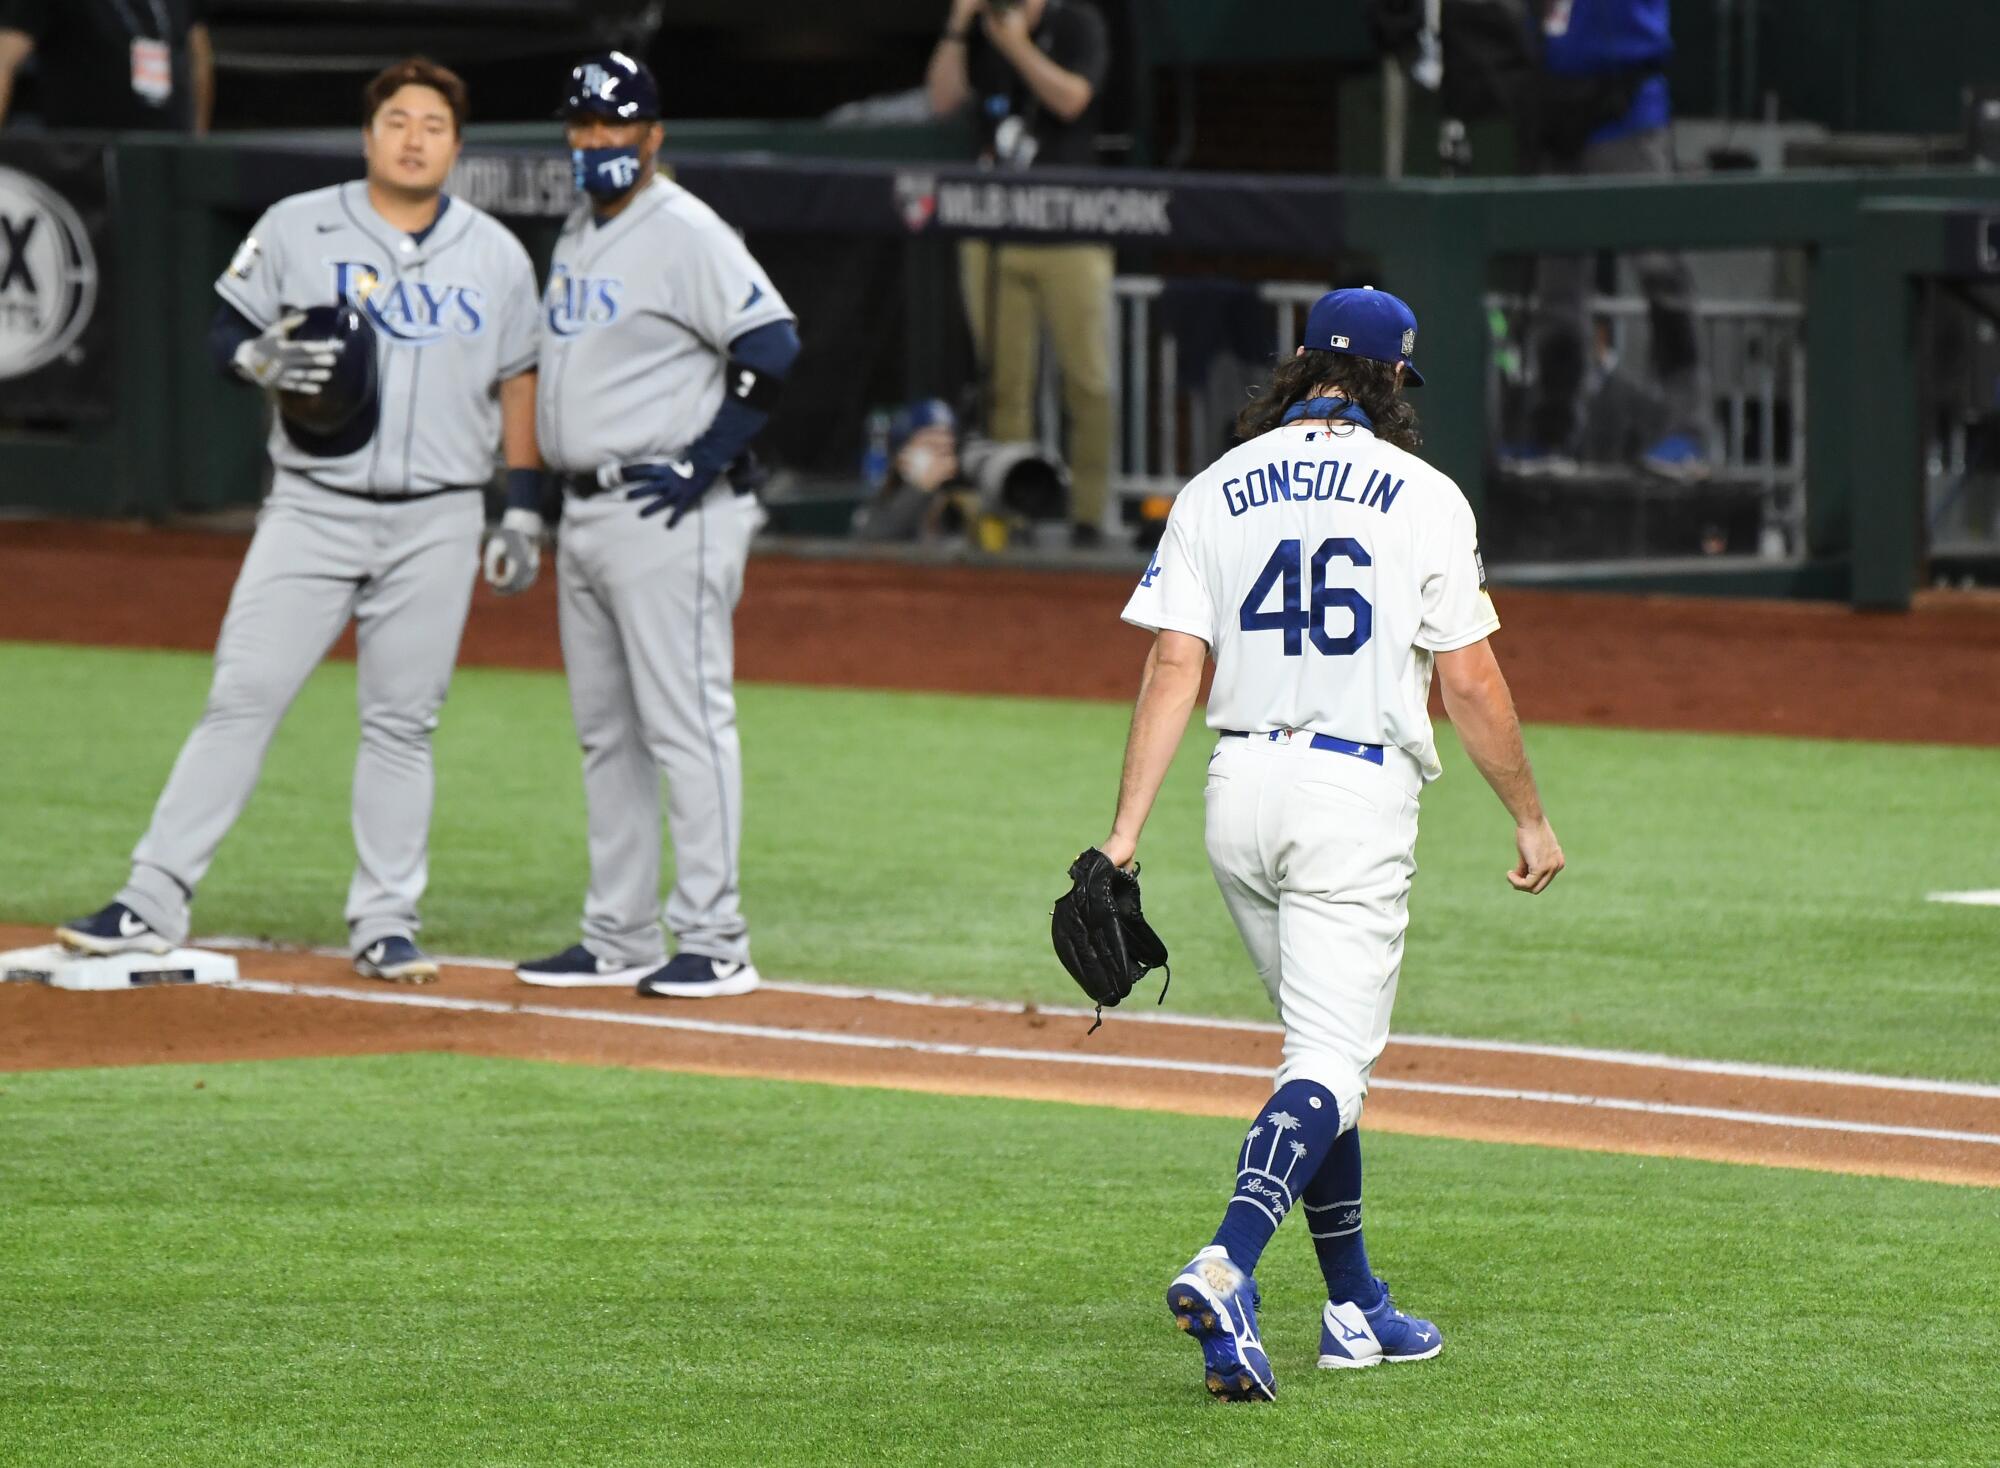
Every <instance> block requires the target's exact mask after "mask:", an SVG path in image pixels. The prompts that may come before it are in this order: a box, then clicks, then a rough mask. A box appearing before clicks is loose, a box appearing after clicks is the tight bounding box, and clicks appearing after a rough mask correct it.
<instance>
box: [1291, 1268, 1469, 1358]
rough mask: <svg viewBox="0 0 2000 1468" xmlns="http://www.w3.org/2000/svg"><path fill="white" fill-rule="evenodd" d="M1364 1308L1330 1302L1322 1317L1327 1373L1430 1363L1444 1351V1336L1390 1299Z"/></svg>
mask: <svg viewBox="0 0 2000 1468" xmlns="http://www.w3.org/2000/svg"><path fill="white" fill-rule="evenodd" d="M1375 1283H1376V1284H1378V1285H1381V1286H1382V1298H1381V1299H1380V1300H1378V1301H1376V1302H1375V1304H1373V1305H1371V1306H1368V1307H1367V1308H1365V1309H1364V1308H1363V1307H1362V1306H1360V1305H1357V1304H1355V1303H1354V1302H1353V1301H1352V1300H1341V1301H1334V1300H1328V1301H1327V1302H1326V1308H1325V1309H1324V1310H1322V1311H1321V1312H1320V1317H1319V1364H1320V1366H1321V1367H1322V1368H1324V1369H1326V1370H1336V1369H1341V1368H1346V1369H1350V1370H1351V1369H1353V1368H1356V1367H1361V1366H1373V1365H1375V1363H1376V1362H1378V1361H1428V1360H1430V1358H1431V1357H1433V1356H1435V1355H1436V1354H1437V1353H1438V1352H1439V1351H1442V1350H1443V1349H1444V1336H1443V1335H1441V1334H1440V1333H1439V1332H1438V1328H1437V1327H1436V1326H1435V1325H1433V1324H1431V1322H1430V1321H1428V1320H1418V1319H1417V1318H1416V1317H1414V1316H1411V1315H1405V1314H1404V1313H1403V1312H1402V1311H1401V1310H1398V1309H1397V1308H1396V1302H1395V1301H1394V1300H1392V1299H1390V1298H1389V1286H1388V1285H1387V1284H1385V1283H1384V1282H1383V1281H1381V1280H1379V1279H1378V1280H1376V1281H1375Z"/></svg>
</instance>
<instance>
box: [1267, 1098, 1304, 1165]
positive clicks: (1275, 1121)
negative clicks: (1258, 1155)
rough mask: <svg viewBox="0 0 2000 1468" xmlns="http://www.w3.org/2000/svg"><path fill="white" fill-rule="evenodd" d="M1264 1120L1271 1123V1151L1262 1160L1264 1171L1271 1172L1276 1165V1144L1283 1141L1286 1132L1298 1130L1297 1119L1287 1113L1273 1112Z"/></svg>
mask: <svg viewBox="0 0 2000 1468" xmlns="http://www.w3.org/2000/svg"><path fill="white" fill-rule="evenodd" d="M1264 1120H1266V1121H1268V1122H1269V1123H1271V1151H1270V1153H1269V1155H1267V1156H1266V1157H1265V1158H1264V1171H1266V1172H1271V1169H1272V1168H1274V1167H1276V1166H1277V1163H1278V1143H1280V1142H1282V1141H1284V1139H1285V1133H1286V1132H1295V1131H1297V1130H1298V1129H1299V1119H1298V1118H1297V1117H1296V1116H1293V1115H1292V1114H1291V1112H1289V1111H1274V1112H1272V1113H1271V1114H1270V1115H1269V1116H1267V1117H1265V1118H1264ZM1275 1175H1276V1174H1273V1176H1275Z"/></svg>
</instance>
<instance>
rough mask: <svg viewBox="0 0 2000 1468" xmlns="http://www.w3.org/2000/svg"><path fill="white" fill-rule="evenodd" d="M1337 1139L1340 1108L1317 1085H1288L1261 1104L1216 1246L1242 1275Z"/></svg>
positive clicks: (1252, 1265)
mask: <svg viewBox="0 0 2000 1468" xmlns="http://www.w3.org/2000/svg"><path fill="white" fill-rule="evenodd" d="M1339 1133H1340V1104H1339V1103H1338V1102H1337V1101H1335V1100H1334V1099H1333V1092H1331V1091H1329V1090H1327V1088H1326V1087H1325V1086H1322V1085H1320V1084H1319V1083H1318V1082H1317V1081H1287V1082H1285V1084H1284V1085H1282V1086H1280V1087H1278V1089H1277V1090H1276V1091H1275V1092H1274V1093H1273V1094H1272V1096H1271V1099H1270V1100H1269V1101H1266V1102H1265V1103H1264V1109H1263V1110H1262V1111H1261V1112H1259V1113H1258V1116H1257V1120H1256V1122H1255V1123H1253V1124H1252V1126H1251V1128H1250V1130H1249V1132H1248V1133H1247V1134H1246V1135H1245V1136H1244V1138H1243V1151H1242V1152H1241V1153H1240V1154H1239V1155H1238V1157H1237V1159H1236V1169H1237V1170H1236V1192H1235V1194H1234V1195H1233V1196H1232V1197H1231V1198H1230V1200H1229V1206H1228V1208H1226V1209H1224V1210H1223V1214H1222V1227H1221V1228H1219V1229H1217V1230H1216V1231H1215V1242H1216V1243H1218V1244H1220V1245H1222V1247H1223V1248H1225V1249H1227V1250H1228V1251H1229V1257H1230V1259H1231V1260H1232V1261H1233V1262H1234V1263H1235V1265H1236V1267H1237V1268H1239V1269H1241V1270H1243V1271H1245V1272H1246V1273H1248V1272H1250V1271H1253V1270H1255V1269H1256V1267H1257V1261H1258V1260H1259V1259H1260V1258H1262V1257H1263V1254H1264V1246H1265V1245H1266V1244H1268V1243H1270V1242H1271V1235H1272V1234H1274V1233H1276V1232H1277V1231H1278V1225H1279V1224H1280V1223H1283V1222H1284V1220H1285V1215H1286V1214H1287V1213H1289V1212H1291V1209H1292V1201H1293V1199H1294V1198H1296V1197H1297V1196H1298V1195H1299V1194H1300V1193H1303V1192H1304V1191H1305V1188H1306V1185H1307V1183H1308V1182H1309V1181H1310V1180H1311V1179H1312V1176H1313V1174H1314V1173H1316V1172H1317V1171H1319V1166H1320V1163H1321V1161H1322V1160H1323V1159H1324V1158H1325V1157H1326V1154H1327V1148H1328V1147H1330V1146H1331V1145H1332V1144H1333V1141H1334V1138H1335V1137H1337V1136H1338V1135H1339Z"/></svg>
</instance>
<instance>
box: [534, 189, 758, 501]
mask: <svg viewBox="0 0 2000 1468" xmlns="http://www.w3.org/2000/svg"><path fill="white" fill-rule="evenodd" d="M544 306H545V309H546V314H547V326H548V329H547V331H546V332H545V333H544V334H543V337H542V356H541V379H540V384H539V387H538V401H537V405H536V420H537V422H536V426H537V428H538V430H539V434H540V439H541V446H542V457H543V458H544V459H545V460H546V461H547V462H548V464H549V467H551V468H553V469H558V470H563V471H565V472H568V473H591V472H594V471H595V470H596V469H598V468H599V467H600V466H602V465H606V464H630V463H639V462H643V461H646V460H659V459H665V458H669V457H671V456H673V455H674V454H677V453H679V452H680V450H682V449H683V448H685V447H687V445H688V444H690V443H692V442H693V441H694V440H695V439H697V438H699V437H700V436H701V434H702V433H703V432H704V431H705V430H706V429H707V428H708V425H709V424H710V423H711V422H713V421H714V419H715V414H716V410H717V409H719V408H720V407H721V406H722V394H723V386H724V384H723V380H722V379H723V371H724V368H725V366H726V364H727V362H728V358H729V344H730V343H731V342H733V341H735V340H736V339H737V338H738V337H740V336H742V335H743V334H744V333H745V332H747V331H754V330H756V329H757V328H758V327H760V326H769V325H771V324H772V323H773V322H777V321H790V320H792V319H793V316H792V310H791V307H789V306H787V305H786V304H785V301H784V298H783V297H782V296H780V295H779V294H778V290H777V287H776V286H774V285H772V284H771V280H770V277H769V276H767V275H765V274H764V270H763V267H762V266H760V265H759V264H758V263H757V262H756V260H755V259H754V258H753V257H752V256H751V254H750V251H749V250H748V248H746V247H745V245H744V243H743V241H742V240H741V239H739V238H738V237H737V235H736V232H735V231H734V230H732V229H731V228H730V227H729V226H728V225H727V224H725V223H723V222H722V220H721V218H720V217H719V216H717V214H716V213H715V211H714V210H713V209H711V208H709V207H708V205H706V204H704V203H702V201H701V200H699V199H697V198H696V197H695V196H694V195H693V194H690V193H689V192H688V191H687V190H686V189H684V188H682V187H681V186H680V185H679V184H676V183H672V182H670V181H669V180H667V179H664V178H655V179H654V180H653V181H652V183H650V184H648V185H647V186H646V187H645V188H644V189H643V190H641V191H640V192H639V194H638V195H637V196H636V197H634V198H633V200H632V202H631V203H629V204H627V205H626V206H625V208H624V209H622V210H620V211H619V213H618V214H617V215H616V216H615V217H613V218H612V219H610V220H609V221H607V222H605V223H602V224H600V223H598V221H597V219H596V217H595V216H594V214H593V213H592V211H591V209H590V206H589V205H588V204H587V203H586V204H584V205H582V206H580V207H579V208H578V209H577V210H576V212H575V213H574V214H572V215H570V217H569V219H568V221H567V222H566V223H565V224H564V225H563V231H562V236H561V238H560V239H558V240H557V241H556V248H555V254H554V257H553V258H552V259H551V261H550V264H549V285H548V290H547V292H546V294H545V297H544Z"/></svg>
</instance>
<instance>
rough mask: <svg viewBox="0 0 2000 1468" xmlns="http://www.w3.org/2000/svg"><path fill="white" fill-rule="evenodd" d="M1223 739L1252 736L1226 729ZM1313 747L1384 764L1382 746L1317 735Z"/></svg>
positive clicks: (1274, 735) (1277, 731) (1297, 731)
mask: <svg viewBox="0 0 2000 1468" xmlns="http://www.w3.org/2000/svg"><path fill="white" fill-rule="evenodd" d="M1286 732H1288V731H1286V730H1284V729H1273V730H1272V731H1271V732H1270V733H1269V734H1266V735H1259V736H1258V737H1259V738H1265V739H1270V740H1273V741H1275V740H1277V739H1279V738H1280V737H1282V736H1283V735H1284V734H1285V733H1286ZM1289 732H1291V733H1294V734H1302V733H1304V732H1305V731H1304V730H1303V729H1293V730H1291V731H1289ZM1222 737H1223V738H1224V739H1248V738H1249V737H1250V735H1249V733H1248V731H1246V730H1243V729H1224V730H1223V731H1222ZM1312 747H1313V748H1314V749H1325V750H1331V751H1332V752H1333V753H1334V754H1351V755H1353V756H1354V757H1355V758H1356V759H1365V760H1367V761H1368V763H1369V764H1371V765H1379V764H1381V763H1382V746H1381V745H1379V744H1356V743H1355V742H1354V741H1353V740H1352V739H1335V738H1334V737H1333V736H1332V735H1331V734H1315V735H1313V737H1312Z"/></svg>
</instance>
